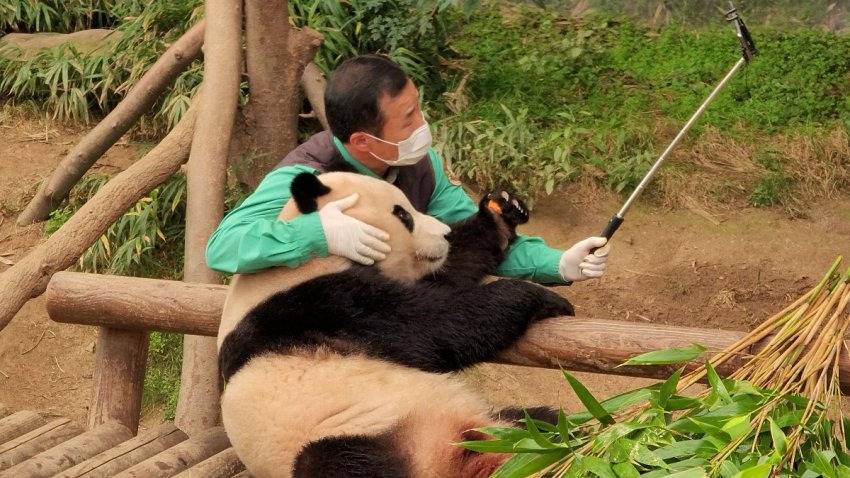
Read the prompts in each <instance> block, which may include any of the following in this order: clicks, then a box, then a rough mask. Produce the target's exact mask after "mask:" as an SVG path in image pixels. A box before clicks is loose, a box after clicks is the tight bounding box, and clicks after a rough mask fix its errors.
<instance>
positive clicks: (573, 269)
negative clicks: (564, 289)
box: [558, 237, 610, 282]
mask: <svg viewBox="0 0 850 478" xmlns="http://www.w3.org/2000/svg"><path fill="white" fill-rule="evenodd" d="M606 242H608V240H607V239H605V238H604V237H588V238H587V239H585V240H583V241H579V242H577V243H576V244H575V245H574V246H573V247H571V248H569V249H567V250H566V251H565V252H564V254H563V255H561V262H560V264H558V272H560V273H561V277H562V278H563V279H564V280H565V281H572V282H578V281H583V280H587V279H593V278H597V277H602V274H604V273H605V263H606V262H607V261H608V251H609V250H610V248H609V247H603V246H605V243H606ZM597 247H598V248H601V249H598V250H597V251H596V252H594V253H591V252H590V251H591V250H592V249H594V248H597Z"/></svg>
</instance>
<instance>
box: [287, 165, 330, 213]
mask: <svg viewBox="0 0 850 478" xmlns="http://www.w3.org/2000/svg"><path fill="white" fill-rule="evenodd" d="M290 190H291V191H292V198H293V199H295V205H296V206H298V210H299V211H301V214H308V213H311V212H315V211H316V209H318V208H319V205H318V203H317V202H316V198H319V197H321V196H324V195H325V194H327V193H329V192H331V188H329V187H327V186H325V185H324V184H322V182H321V181H319V178H317V177H316V175H315V174H313V173H301V174H299V175H298V176H295V179H293V180H292V185H291V186H290Z"/></svg>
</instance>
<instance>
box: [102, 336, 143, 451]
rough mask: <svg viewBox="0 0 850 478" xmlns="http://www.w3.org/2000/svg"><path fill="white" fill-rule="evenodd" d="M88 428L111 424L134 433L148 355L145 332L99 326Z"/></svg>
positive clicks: (136, 428)
mask: <svg viewBox="0 0 850 478" xmlns="http://www.w3.org/2000/svg"><path fill="white" fill-rule="evenodd" d="M95 350H96V351H95V359H94V383H93V384H92V399H91V404H90V405H89V417H88V428H89V429H93V428H95V427H98V426H100V425H102V424H104V423H108V422H110V421H117V422H118V423H120V424H122V425H124V426H125V427H127V428H128V429H129V430H130V431H131V432H132V433H131V434H132V435H135V434H136V430H138V428H139V414H140V412H141V410H142V386H143V384H144V381H145V362H146V360H147V356H148V332H143V331H136V330H121V329H114V328H110V327H99V331H98V336H97V347H96V349H95Z"/></svg>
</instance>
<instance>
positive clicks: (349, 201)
mask: <svg viewBox="0 0 850 478" xmlns="http://www.w3.org/2000/svg"><path fill="white" fill-rule="evenodd" d="M359 198H360V196H359V195H357V194H352V195H351V196H348V197H344V198H342V199H338V200H336V201H332V202H329V203H327V204H325V206H324V207H322V208H321V209H319V221H321V223H322V229H324V231H325V240H326V241H327V243H328V252H329V253H331V254H334V255H337V256H342V257H347V258H348V259H351V260H352V261H354V262H359V263H360V264H363V265H367V266H370V265H372V264H374V263H375V261H380V260H383V259H386V258H387V254H388V253H389V252H390V245H389V244H387V241H388V240H389V239H390V236H389V234H387V233H386V232H385V231H382V230H380V229H378V228H377V227H373V226H370V225H369V224H366V223H365V222H363V221H359V220H357V219H355V218H353V217H351V216H348V215H346V214H343V212H342V211H345V210H346V209H348V208H350V207H351V206H353V205H354V204H356V203H357V200H358V199H359Z"/></svg>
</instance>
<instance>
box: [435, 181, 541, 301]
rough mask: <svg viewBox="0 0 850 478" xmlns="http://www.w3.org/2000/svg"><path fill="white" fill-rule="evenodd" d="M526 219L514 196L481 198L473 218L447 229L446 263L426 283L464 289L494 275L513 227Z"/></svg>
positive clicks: (525, 211)
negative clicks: (448, 230) (447, 253)
mask: <svg viewBox="0 0 850 478" xmlns="http://www.w3.org/2000/svg"><path fill="white" fill-rule="evenodd" d="M528 218H529V213H528V207H527V206H526V205H525V203H523V202H522V200H520V199H519V198H517V197H515V196H514V195H512V194H510V193H508V192H506V191H496V192H491V193H488V194H486V195H484V197H483V198H481V201H480V202H479V204H478V212H477V213H476V214H474V215H473V216H472V217H470V218H468V219H465V220H463V221H460V222H457V223H454V224H452V225H451V232H450V233H449V235H448V236H447V239H448V241H449V256H448V258H447V260H446V263H445V264H444V265H443V267H442V270H441V271H440V272H439V273H437V274H434V275H433V276H431V277H428V278H426V281H428V282H431V283H434V284H439V285H449V286H452V287H463V288H467V287H470V286H474V285H476V284H478V283H480V282H481V280H482V279H484V277H485V276H487V275H489V274H495V273H496V269H497V268H498V266H499V264H500V263H501V262H502V260H504V258H505V252H506V251H507V249H508V247H509V246H510V244H511V242H512V241H513V240H514V238H516V228H517V226H519V225H521V224H525V223H526V222H528Z"/></svg>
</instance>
